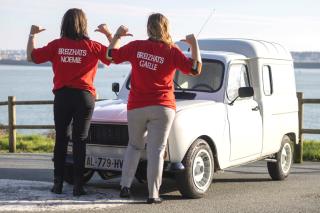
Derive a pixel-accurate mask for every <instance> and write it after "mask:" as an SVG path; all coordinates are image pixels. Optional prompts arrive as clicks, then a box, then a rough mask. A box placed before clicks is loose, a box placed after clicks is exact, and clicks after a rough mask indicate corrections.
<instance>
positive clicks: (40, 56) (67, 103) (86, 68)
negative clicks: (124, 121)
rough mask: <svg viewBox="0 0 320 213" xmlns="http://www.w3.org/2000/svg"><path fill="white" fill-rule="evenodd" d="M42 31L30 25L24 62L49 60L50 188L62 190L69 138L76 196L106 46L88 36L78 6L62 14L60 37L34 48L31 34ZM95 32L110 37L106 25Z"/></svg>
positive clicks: (55, 191)
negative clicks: (53, 136)
mask: <svg viewBox="0 0 320 213" xmlns="http://www.w3.org/2000/svg"><path fill="white" fill-rule="evenodd" d="M43 30H44V29H41V28H40V27H38V26H35V25H32V27H31V30H30V35H29V40H28V46H27V58H28V61H32V62H34V63H36V64H39V63H44V62H47V61H50V62H51V63H52V68H53V72H54V78H53V84H54V86H53V93H54V95H55V97H54V123H55V131H56V141H55V146H54V185H53V187H52V189H51V191H52V192H53V193H56V194H61V193H62V187H63V173H64V167H65V157H66V152H67V145H68V142H69V141H70V140H71V138H72V142H73V161H74V188H73V195H74V196H80V195H84V194H86V192H85V191H84V189H83V183H82V177H83V172H84V161H85V153H86V143H85V140H86V138H87V137H88V131H89V127H90V120H91V116H92V112H93V109H94V105H95V96H96V91H95V87H94V86H93V80H94V78H95V75H96V72H97V68H98V60H101V61H102V62H103V63H104V64H107V65H108V64H109V63H110V62H109V61H108V60H107V59H106V57H105V55H106V51H107V47H106V46H104V45H102V44H100V43H98V42H95V41H92V40H90V39H89V37H88V32H87V19H86V16H85V14H84V12H83V11H82V10H81V9H76V8H74V9H69V10H68V11H67V12H66V13H65V14H64V16H63V19H62V23H61V33H60V35H61V38H59V39H55V40H53V41H51V42H50V43H48V45H46V46H44V47H42V48H37V49H36V48H35V35H36V34H38V33H40V32H42V31H43ZM96 31H99V32H101V33H103V34H105V35H106V37H107V38H108V40H109V41H110V40H111V39H112V35H111V33H110V32H109V30H108V28H107V26H106V25H99V26H98V29H97V30H96ZM71 123H72V125H71ZM71 128H72V131H71ZM71 132H72V133H71Z"/></svg>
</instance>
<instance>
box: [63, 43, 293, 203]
mask: <svg viewBox="0 0 320 213" xmlns="http://www.w3.org/2000/svg"><path fill="white" fill-rule="evenodd" d="M178 45H179V46H180V47H181V49H182V50H185V51H186V52H185V53H186V54H189V53H188V48H187V46H186V45H185V44H184V43H178ZM199 46H200V49H201V56H202V60H203V69H202V73H201V74H200V75H199V76H197V77H193V76H187V75H184V74H183V73H181V72H176V75H175V79H174V80H175V85H176V86H175V95H176V99H177V110H176V112H177V113H176V117H175V120H174V122H173V125H172V129H171V132H170V135H169V139H168V145H167V147H166V155H165V165H164V168H165V169H164V175H165V176H166V177H173V178H176V179H177V180H178V181H177V185H178V188H179V190H180V192H181V194H182V195H183V196H185V197H190V198H198V197H202V196H203V195H204V194H205V192H206V191H207V190H208V188H209V187H210V185H211V182H212V178H214V173H215V172H217V171H219V170H223V169H226V168H229V167H233V166H238V165H242V164H246V163H249V162H254V161H258V160H261V159H266V160H267V167H268V171H269V174H270V176H271V178H272V179H274V180H283V179H285V178H286V177H287V176H288V175H289V172H290V168H291V164H292V161H293V147H294V144H295V143H298V138H297V137H298V101H297V97H296V88H295V78H294V68H293V61H292V57H291V55H290V53H289V52H288V51H287V50H286V49H285V48H284V47H283V46H281V45H280V44H276V43H273V42H266V41H260V40H251V39H203V40H199ZM117 87H119V84H117V83H115V84H114V85H113V91H115V92H119V94H118V98H117V99H115V100H106V101H101V102H97V103H96V107H95V110H94V113H93V118H92V124H91V128H90V133H89V139H88V143H87V152H86V173H85V175H84V180H85V181H88V180H89V179H90V178H91V176H92V174H93V172H94V171H98V173H99V174H100V176H101V177H102V178H104V179H109V178H112V177H114V176H117V175H120V174H121V168H122V161H123V155H124V152H125V149H126V146H127V144H128V130H127V117H126V116H127V105H126V103H127V98H128V92H129V90H130V76H128V78H127V81H126V83H125V84H124V85H123V86H122V88H121V89H120V91H118V88H117ZM71 145H72V144H71V143H70V146H71ZM146 146H147V144H146ZM68 150H69V151H68V154H69V155H70V154H71V153H70V151H71V149H68ZM68 159H70V160H71V159H72V158H68ZM70 160H69V161H68V162H69V164H68V165H67V166H66V173H67V174H66V175H65V179H66V181H67V182H72V173H71V171H72V170H70V167H72V161H70ZM145 173H146V156H145V154H143V155H142V158H141V161H140V164H139V166H138V170H137V173H136V177H137V179H138V180H145V179H146V174H145Z"/></svg>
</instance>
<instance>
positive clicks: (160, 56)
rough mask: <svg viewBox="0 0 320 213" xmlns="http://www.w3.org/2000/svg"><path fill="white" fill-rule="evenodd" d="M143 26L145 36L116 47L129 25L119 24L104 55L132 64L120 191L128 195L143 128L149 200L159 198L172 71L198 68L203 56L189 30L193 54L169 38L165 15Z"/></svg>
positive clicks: (171, 109) (170, 108)
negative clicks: (146, 35)
mask: <svg viewBox="0 0 320 213" xmlns="http://www.w3.org/2000/svg"><path fill="white" fill-rule="evenodd" d="M147 32H148V36H149V39H147V40H136V41H133V42H130V43H129V44H127V45H125V46H123V47H121V48H120V49H117V47H118V45H119V40H120V37H122V36H126V35H129V34H128V29H127V28H126V27H124V26H120V27H119V29H118V30H117V33H116V34H115V35H114V38H113V40H112V41H111V43H110V45H109V48H108V53H107V57H108V58H109V59H110V60H113V61H114V63H121V62H124V61H129V62H130V63H131V66H132V73H131V89H130V93H129V99H128V114H127V117H128V130H129V144H128V147H127V151H126V154H125V157H124V164H123V170H122V178H121V183H120V184H121V192H120V197H130V186H131V183H132V180H133V177H134V174H135V172H136V169H137V165H138V163H139V159H140V151H141V150H143V149H144V147H145V146H144V142H143V141H144V140H143V138H144V135H145V132H147V143H148V144H147V159H148V166H147V178H148V190H149V198H148V200H147V203H161V202H162V201H161V199H160V198H159V188H160V185H161V182H162V171H163V155H164V151H165V147H166V144H167V139H168V135H169V131H170V128H171V125H172V122H173V119H174V115H175V108H176V103H175V97H174V85H173V77H174V74H175V70H176V69H179V70H180V71H182V72H183V73H185V74H191V75H196V74H199V73H200V72H201V57H200V54H199V48H198V43H197V41H196V39H195V37H194V35H193V34H192V35H188V36H186V39H185V41H186V42H187V43H188V44H189V45H190V47H191V52H192V59H189V58H187V57H186V56H185V55H184V54H183V53H182V52H181V51H180V50H179V49H178V47H176V46H175V45H174V44H173V42H172V39H171V36H170V34H169V21H168V19H167V18H166V17H165V16H163V15H162V14H159V13H156V14H152V15H150V16H149V19H148V24H147Z"/></svg>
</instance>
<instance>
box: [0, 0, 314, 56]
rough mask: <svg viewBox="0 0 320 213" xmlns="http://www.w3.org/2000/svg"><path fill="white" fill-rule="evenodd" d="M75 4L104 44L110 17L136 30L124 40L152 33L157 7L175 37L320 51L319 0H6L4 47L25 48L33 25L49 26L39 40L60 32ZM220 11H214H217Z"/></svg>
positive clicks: (2, 5) (112, 23)
mask: <svg viewBox="0 0 320 213" xmlns="http://www.w3.org/2000/svg"><path fill="white" fill-rule="evenodd" d="M69 8H81V9H83V10H84V12H85V13H86V16H87V19H88V26H89V29H88V30H89V36H90V38H91V39H93V40H96V41H99V42H101V43H104V44H106V45H107V44H108V43H107V42H106V39H105V37H104V36H103V35H102V34H99V33H96V32H94V29H95V28H96V26H98V25H99V24H101V23H106V24H107V25H108V26H109V28H110V29H111V30H112V31H113V32H115V31H116V29H117V28H118V26H119V25H121V24H123V25H125V26H127V27H128V28H129V31H130V32H131V33H132V34H133V35H134V36H133V37H132V38H124V39H122V42H123V44H125V43H127V42H129V41H131V40H135V39H146V38H147V33H146V22H147V18H148V16H149V15H150V14H151V13H153V12H160V13H163V14H164V15H165V16H166V17H168V19H169V20H170V26H171V35H172V38H173V39H174V40H175V41H177V40H180V39H183V38H184V37H185V35H187V34H191V33H194V34H195V35H198V34H199V32H200V29H201V28H202V26H203V25H204V23H205V22H206V21H207V20H208V21H207V23H206V25H205V26H204V27H203V30H202V31H201V33H200V34H199V35H198V38H251V39H261V40H267V41H273V42H277V43H280V44H282V45H284V46H285V47H286V48H287V49H288V50H290V51H320V12H319V9H320V1H319V0H268V1H265V0H264V1H262V0H260V1H258V0H224V1H222V0H192V1H190V0H184V1H179V0H176V1H174V0H158V1H154V0H141V1H139V0H136V1H133V0H87V1H85V0H64V1H63V0H0V29H1V33H0V38H1V39H0V50H4V49H25V48H26V45H27V40H28V35H29V31H30V26H31V25H32V24H36V25H40V26H42V27H44V28H45V29H46V31H44V32H42V33H41V34H39V35H38V36H37V38H36V41H37V43H36V46H37V47H40V46H43V45H46V44H47V43H48V42H50V41H51V40H53V39H56V38H59V34H60V24H61V19H62V16H63V14H64V13H65V12H66V11H67V10H68V9H69ZM213 11H214V12H213Z"/></svg>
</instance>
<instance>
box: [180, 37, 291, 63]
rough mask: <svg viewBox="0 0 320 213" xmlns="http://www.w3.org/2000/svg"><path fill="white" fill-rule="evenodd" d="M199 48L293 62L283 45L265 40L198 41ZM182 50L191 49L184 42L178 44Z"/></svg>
mask: <svg viewBox="0 0 320 213" xmlns="http://www.w3.org/2000/svg"><path fill="white" fill-rule="evenodd" d="M198 43H199V48H200V49H201V50H208V51H224V52H233V53H237V54H241V55H244V56H246V57H247V58H258V57H259V58H273V59H284V60H292V56H291V54H290V52H289V51H288V50H287V49H286V48H284V47H283V46H282V45H281V44H278V43H275V42H269V41H263V40H254V39H242V38H226V39H198ZM177 45H178V46H179V47H180V48H181V49H182V50H187V49H188V48H189V47H188V45H187V44H186V43H184V42H177Z"/></svg>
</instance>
